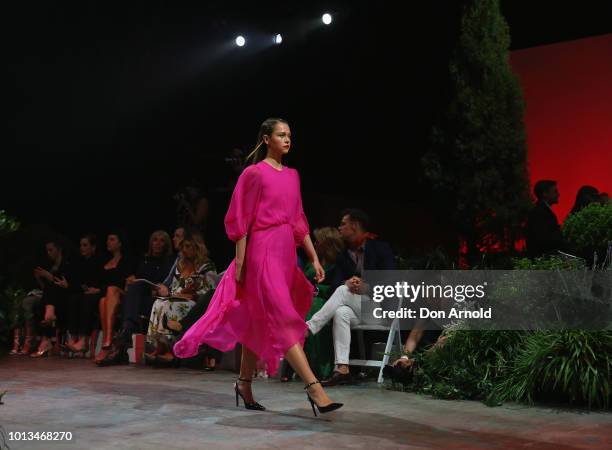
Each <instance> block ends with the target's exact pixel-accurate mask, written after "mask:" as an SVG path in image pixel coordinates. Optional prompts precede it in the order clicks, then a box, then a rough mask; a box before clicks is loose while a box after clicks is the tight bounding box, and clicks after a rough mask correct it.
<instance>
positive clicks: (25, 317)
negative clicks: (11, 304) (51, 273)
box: [10, 271, 44, 355]
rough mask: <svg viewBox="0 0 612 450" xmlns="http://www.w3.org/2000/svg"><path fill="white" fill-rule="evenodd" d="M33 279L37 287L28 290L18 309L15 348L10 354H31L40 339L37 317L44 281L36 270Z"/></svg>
mask: <svg viewBox="0 0 612 450" xmlns="http://www.w3.org/2000/svg"><path fill="white" fill-rule="evenodd" d="M32 280H35V282H36V286H37V287H36V288H34V289H32V290H30V291H28V293H27V294H26V295H25V297H24V298H23V299H22V300H21V305H20V306H21V307H20V308H19V310H18V311H17V318H16V321H17V323H16V324H15V328H14V329H13V348H12V350H11V351H10V355H29V354H30V353H32V346H33V345H34V344H35V343H36V342H37V341H38V340H39V339H40V336H39V329H38V327H37V325H36V322H35V318H36V313H37V311H38V310H39V304H40V299H41V298H42V295H43V291H42V290H43V288H44V283H43V280H42V278H41V277H39V276H36V271H34V277H33V278H32ZM22 327H23V329H24V330H23V331H25V335H24V340H23V347H20V338H21V331H22V330H21V328H22Z"/></svg>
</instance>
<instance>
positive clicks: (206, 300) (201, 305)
mask: <svg viewBox="0 0 612 450" xmlns="http://www.w3.org/2000/svg"><path fill="white" fill-rule="evenodd" d="M217 279H220V278H219V275H217ZM214 294H215V288H214V287H213V288H211V289H210V290H209V291H208V292H207V293H206V294H204V295H199V296H198V298H197V300H196V303H195V305H193V308H191V309H190V310H189V312H188V313H187V315H186V316H185V317H183V318H182V319H180V320H168V329H170V330H173V331H176V332H177V333H178V334H179V335H178V336H177V337H176V338H175V339H174V340H175V341H177V342H178V341H179V340H180V339H181V338H182V336H183V334H185V332H186V331H187V330H189V328H190V327H191V326H192V325H193V324H194V323H196V322H197V321H198V319H200V317H202V316H203V315H204V313H205V312H206V310H207V309H208V305H209V304H210V301H211V300H212V298H213V295H214ZM222 355H223V354H222V353H221V352H220V351H219V350H217V349H216V348H214V347H211V346H209V345H207V344H202V345H201V346H200V348H199V351H198V358H200V357H202V356H203V357H204V370H206V371H213V370H215V367H216V365H217V364H218V363H219V362H221V357H222Z"/></svg>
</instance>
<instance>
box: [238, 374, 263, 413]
mask: <svg viewBox="0 0 612 450" xmlns="http://www.w3.org/2000/svg"><path fill="white" fill-rule="evenodd" d="M238 381H244V382H245V383H250V382H251V381H253V380H245V379H244V378H238ZM238 381H236V382H235V383H234V390H235V391H236V406H240V402H239V401H238V396H240V398H241V399H242V401H243V402H244V407H245V408H246V409H253V410H256V411H265V410H266V408H265V406H262V405H260V404H259V403H257V402H253V403H248V402H247V401H246V400H245V399H244V396H243V395H242V393H241V392H240V390H239V389H238Z"/></svg>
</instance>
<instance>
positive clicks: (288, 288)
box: [174, 161, 314, 375]
mask: <svg viewBox="0 0 612 450" xmlns="http://www.w3.org/2000/svg"><path fill="white" fill-rule="evenodd" d="M225 231H226V233H227V235H228V237H229V238H230V239H231V240H232V241H234V242H236V241H238V240H239V239H240V238H242V237H243V236H244V235H247V247H246V255H245V261H244V265H243V268H242V271H243V275H242V276H243V278H242V280H243V281H242V283H241V284H240V285H239V284H238V283H236V278H235V276H236V275H235V274H236V260H235V259H234V260H233V261H232V262H231V263H230V265H229V267H228V268H227V270H226V271H225V274H224V276H223V278H222V279H221V281H220V283H219V285H218V286H217V288H216V290H215V293H214V295H213V297H212V299H211V301H210V304H209V306H208V309H207V310H206V313H205V314H204V315H203V316H202V317H201V318H200V319H199V320H198V321H197V322H196V323H195V324H193V326H192V327H191V328H189V329H188V330H187V332H186V333H185V335H184V336H183V338H182V339H181V340H180V341H178V342H177V343H176V344H175V345H174V353H175V354H176V356H178V357H179V358H189V357H192V356H195V355H196V354H197V353H198V348H199V347H200V345H201V344H208V345H210V346H211V347H214V348H216V349H218V350H220V351H222V352H226V351H229V350H231V349H233V348H234V346H235V345H236V344H237V343H238V342H239V343H241V344H242V345H243V346H245V347H247V348H249V349H250V350H252V351H253V352H254V353H255V354H256V355H257V356H258V357H259V358H260V359H262V360H264V361H265V362H266V363H267V366H268V372H269V373H270V374H272V375H274V374H275V373H276V372H277V370H278V366H279V361H280V358H281V357H282V356H283V355H284V354H285V353H286V352H287V350H288V349H289V348H291V347H292V346H293V345H295V344H296V343H299V344H300V345H303V344H304V333H305V331H306V323H305V321H304V319H305V317H306V314H307V312H308V311H309V309H310V306H311V303H312V298H313V294H314V286H313V285H312V284H311V283H310V282H309V281H308V280H307V279H306V277H305V276H304V274H303V273H302V271H301V270H300V269H299V267H298V265H297V253H296V247H298V246H300V245H301V244H302V242H303V241H304V238H305V237H306V235H307V234H308V233H309V228H308V221H307V220H306V216H305V215H304V211H303V208H302V196H301V193H300V179H299V175H298V173H297V171H296V170H295V169H293V168H288V167H283V169H282V170H277V169H275V168H274V167H272V166H271V165H270V164H268V163H266V162H265V161H260V162H258V163H257V164H253V165H251V166H248V167H246V168H245V169H244V170H243V172H242V173H241V174H240V177H239V178H238V182H237V183H236V187H235V188H234V192H233V194H232V199H231V201H230V206H229V209H228V211H227V214H226V215H225Z"/></svg>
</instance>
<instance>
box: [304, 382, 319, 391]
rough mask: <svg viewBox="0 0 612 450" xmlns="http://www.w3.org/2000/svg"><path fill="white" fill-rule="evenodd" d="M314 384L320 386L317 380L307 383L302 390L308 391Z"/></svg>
mask: <svg viewBox="0 0 612 450" xmlns="http://www.w3.org/2000/svg"><path fill="white" fill-rule="evenodd" d="M314 384H321V382H320V381H319V380H315V381H313V382H312V383H308V384H307V385H306V386H304V389H308V388H309V387H310V386H312V385H314Z"/></svg>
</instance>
